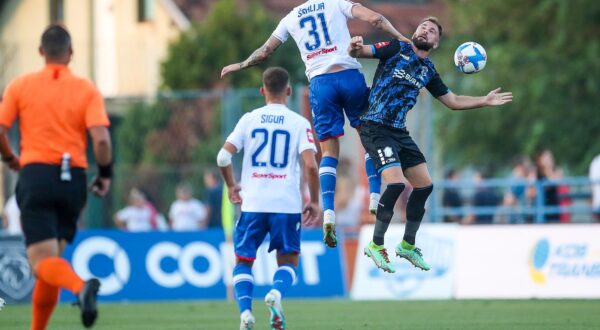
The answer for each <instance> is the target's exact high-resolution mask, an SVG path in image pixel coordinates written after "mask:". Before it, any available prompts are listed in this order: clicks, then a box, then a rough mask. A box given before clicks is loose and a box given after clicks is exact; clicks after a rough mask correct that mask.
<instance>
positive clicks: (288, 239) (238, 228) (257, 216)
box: [233, 212, 302, 260]
mask: <svg viewBox="0 0 600 330" xmlns="http://www.w3.org/2000/svg"><path fill="white" fill-rule="evenodd" d="M301 220H302V215H301V214H300V213H297V214H288V213H255V212H242V214H241V216H240V219H239V220H238V221H237V223H236V224H235V233H234V234H233V243H234V246H235V255H236V256H237V257H238V258H241V259H245V260H254V259H256V250H257V249H258V247H259V246H260V245H261V244H262V242H263V241H264V239H265V237H266V236H267V233H268V234H269V235H270V239H271V243H270V244H269V252H271V251H273V250H277V253H278V254H293V253H296V254H299V253H300V227H301Z"/></svg>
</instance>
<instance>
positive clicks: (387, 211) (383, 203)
mask: <svg viewBox="0 0 600 330" xmlns="http://www.w3.org/2000/svg"><path fill="white" fill-rule="evenodd" d="M404 187H405V185H404V183H401V182H396V183H390V184H388V186H387V188H386V189H385V191H384V192H383V195H381V199H380V200H379V206H378V207H377V219H378V220H381V221H384V222H389V221H390V220H391V219H392V217H393V216H394V205H396V201H397V200H398V197H399V196H400V194H401V193H402V191H403V190H404Z"/></svg>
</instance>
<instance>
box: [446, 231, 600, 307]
mask: <svg viewBox="0 0 600 330" xmlns="http://www.w3.org/2000/svg"><path fill="white" fill-rule="evenodd" d="M457 239H458V244H457V251H456V295H455V297H456V298H459V299H460V298H466V299H470V298H598V297H600V226H598V225H517V226H472V227H470V226H463V227H461V228H460V230H459V231H458V237H457Z"/></svg>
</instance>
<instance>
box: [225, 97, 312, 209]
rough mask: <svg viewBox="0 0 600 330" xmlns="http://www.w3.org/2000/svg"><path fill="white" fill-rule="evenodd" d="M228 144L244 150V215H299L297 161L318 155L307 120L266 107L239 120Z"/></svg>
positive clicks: (283, 109)
mask: <svg viewBox="0 0 600 330" xmlns="http://www.w3.org/2000/svg"><path fill="white" fill-rule="evenodd" d="M227 142H229V143H231V144H233V145H234V146H235V147H236V148H237V150H238V152H239V151H241V150H244V160H243V166H242V179H241V187H242V191H241V197H242V211H243V212H269V213H301V212H302V194H301V192H300V176H301V174H300V173H301V172H300V163H299V157H300V154H301V153H302V152H303V151H305V150H312V151H314V152H316V151H317V148H316V147H315V143H314V138H313V135H312V130H311V127H310V123H309V122H308V120H306V118H304V117H302V116H301V115H299V114H297V113H295V112H293V111H292V110H290V109H288V108H287V107H286V106H285V105H283V104H268V105H266V106H264V107H262V108H259V109H256V110H254V111H252V112H249V113H246V114H245V115H244V116H242V118H240V121H239V122H238V123H237V125H236V126H235V129H234V130H233V132H232V133H231V134H230V135H229V137H227Z"/></svg>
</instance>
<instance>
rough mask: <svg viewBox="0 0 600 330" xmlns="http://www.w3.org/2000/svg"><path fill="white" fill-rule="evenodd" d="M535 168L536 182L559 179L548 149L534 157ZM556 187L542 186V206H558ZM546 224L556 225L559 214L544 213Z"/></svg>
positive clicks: (558, 173) (551, 185) (554, 185)
mask: <svg viewBox="0 0 600 330" xmlns="http://www.w3.org/2000/svg"><path fill="white" fill-rule="evenodd" d="M535 167H536V176H537V180H538V181H540V182H545V181H551V180H557V179H559V178H560V172H559V171H557V169H556V165H555V162H554V155H553V154H552V151H550V150H549V149H543V150H541V151H540V152H538V154H537V155H536V157H535ZM559 202H560V200H559V195H558V185H556V184H548V185H544V206H545V207H552V206H559ZM544 220H545V222H546V223H558V222H559V221H560V212H546V213H545V214H544Z"/></svg>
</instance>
